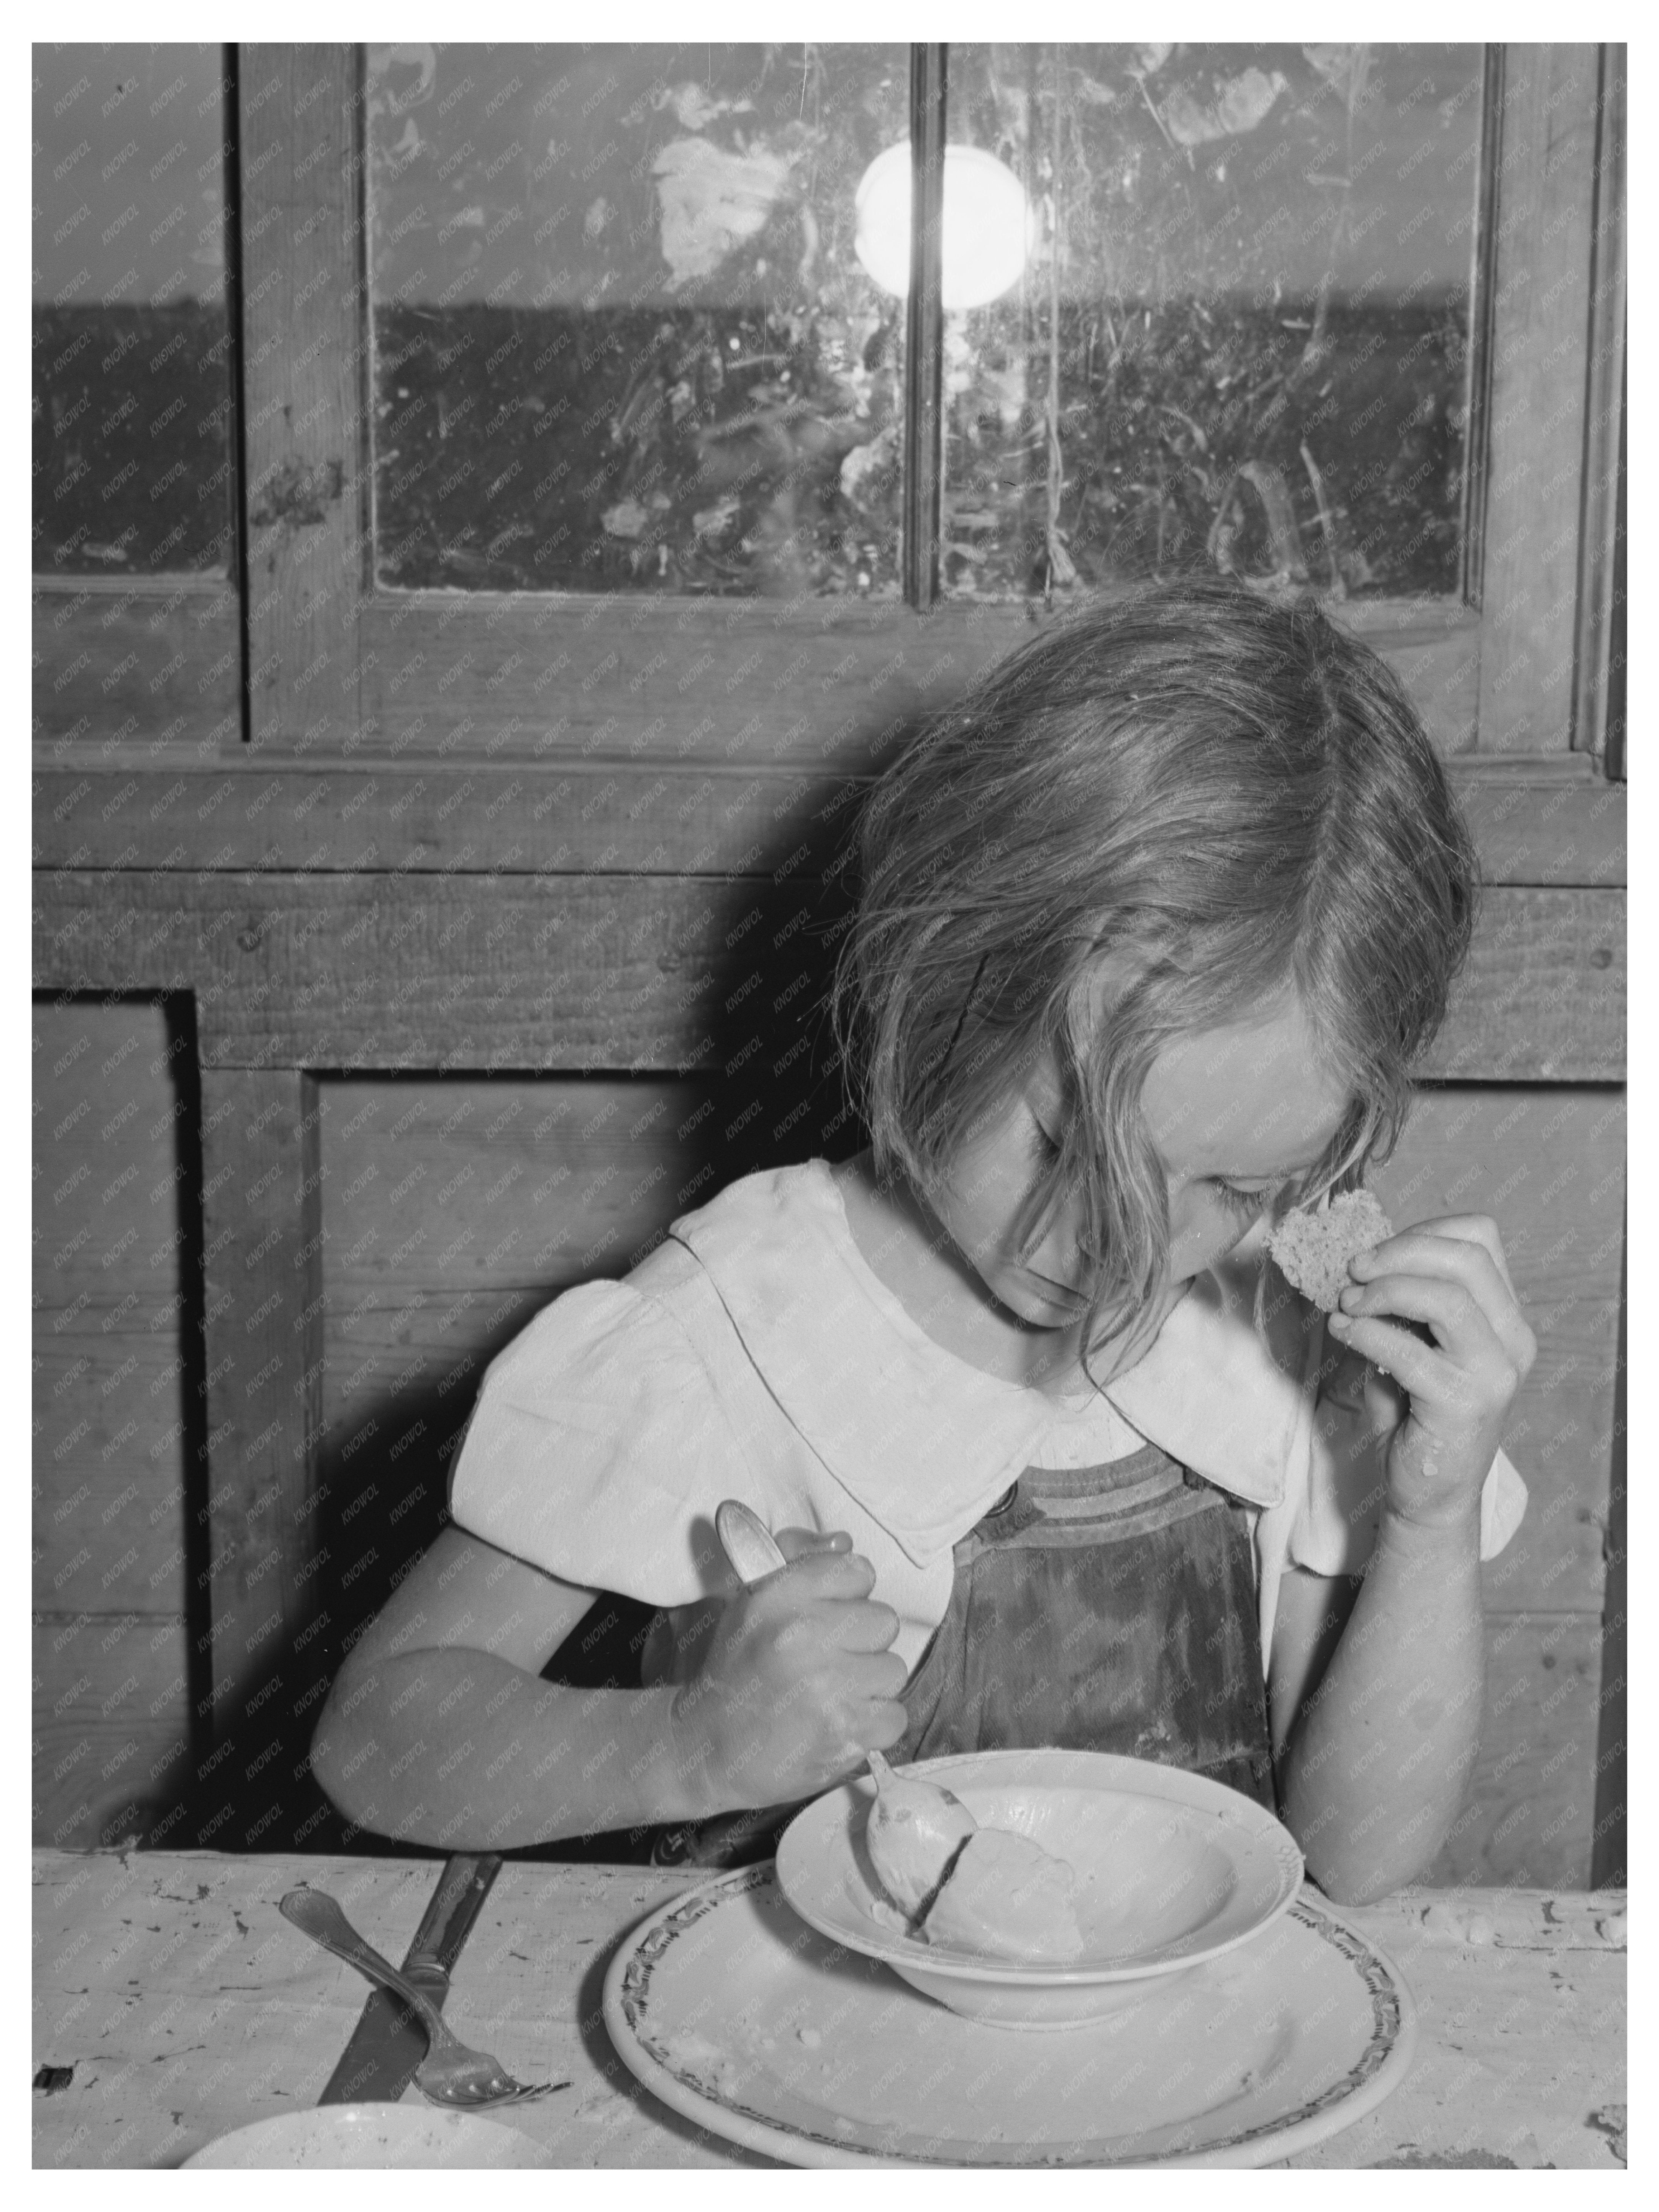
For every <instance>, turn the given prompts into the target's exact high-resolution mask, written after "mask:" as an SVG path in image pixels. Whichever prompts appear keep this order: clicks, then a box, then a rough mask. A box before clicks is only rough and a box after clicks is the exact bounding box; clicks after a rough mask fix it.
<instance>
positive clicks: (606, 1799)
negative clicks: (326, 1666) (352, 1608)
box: [312, 1528, 701, 1850]
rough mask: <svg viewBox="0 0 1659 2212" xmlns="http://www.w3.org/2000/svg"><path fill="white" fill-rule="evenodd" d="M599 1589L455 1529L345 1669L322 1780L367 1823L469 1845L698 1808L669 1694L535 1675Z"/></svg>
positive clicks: (325, 1736) (324, 1727)
mask: <svg viewBox="0 0 1659 2212" xmlns="http://www.w3.org/2000/svg"><path fill="white" fill-rule="evenodd" d="M596 1595H597V1593H596V1592H595V1591H592V1590H589V1589H580V1588H579V1587H578V1586H576V1585H575V1584H574V1583H564V1582H561V1581H559V1580H558V1579H557V1578H556V1577H554V1576H552V1575H548V1574H544V1573H543V1572H542V1571H540V1569H538V1568H536V1567H532V1566H527V1565H526V1564H525V1563H524V1561H523V1560H521V1559H514V1558H513V1557H512V1556H511V1554H509V1553H505V1552H500V1551H497V1550H496V1549H495V1547H494V1546H493V1545H489V1544H486V1543H484V1542H483V1541H481V1540H480V1539H479V1538H477V1537H475V1536H469V1535H467V1534H465V1531H463V1530H461V1529H459V1528H447V1529H445V1530H444V1532H443V1533H442V1534H441V1535H440V1536H439V1537H438V1539H437V1540H436V1541H435V1543H434V1544H433V1545H432V1547H431V1548H430V1549H429V1550H428V1552H427V1553H426V1554H425V1556H424V1557H423V1558H422V1560H421V1561H420V1563H419V1565H417V1566H416V1568H415V1569H414V1570H413V1571H412V1572H411V1573H410V1574H409V1575H408V1576H407V1577H405V1578H404V1581H403V1582H402V1583H400V1584H399V1586H398V1589H397V1591H396V1593H395V1594H394V1595H393V1596H392V1599H391V1601H390V1602H389V1603H388V1604H387V1605H386V1608H385V1610H384V1611H383V1612H382V1613H380V1615H379V1616H378V1618H377V1619H375V1620H374V1621H372V1622H371V1623H370V1624H369V1626H368V1628H367V1629H366V1630H365V1631H364V1632H363V1635H362V1638H360V1640H359V1641H358V1642H357V1643H356V1644H355V1645H354V1646H353V1647H352V1650H351V1651H350V1653H349V1656H347V1658H346V1660H345V1662H344V1664H343V1666H342V1667H341V1668H340V1671H339V1674H337V1676H336V1678H335V1681H334V1686H333V1689H332V1691H331V1693H330V1696H329V1699H328V1702H327V1704H326V1705H325V1706H324V1708H323V1712H322V1715H321V1717H320V1719H319V1722H318V1724H317V1730H316V1735H315V1736H314V1737H313V1742H312V1765H313V1771H314V1772H315V1774H316V1776H317V1778H318V1780H319V1782H320V1783H321V1784H322V1786H323V1788H324V1789H325V1790H326V1791H327V1792H328V1794H329V1796H331V1798H332V1799H333V1801H334V1802H335V1803H336V1804H337V1806H338V1807H339V1808H340V1810H341V1811H342V1812H343V1813H344V1814H346V1815H347V1816H348V1818H349V1819H350V1820H353V1821H354V1822H355V1823H356V1824H357V1825H358V1826H362V1827H365V1828H369V1829H372V1830H374V1832H376V1833H378V1834H381V1835H388V1836H393V1837H396V1838H398V1839H399V1840H400V1841H409V1842H412V1843H422V1844H439V1845H442V1846H445V1847H447V1848H448V1849H451V1850H467V1849H486V1850H501V1849H508V1848H511V1847H513V1845H515V1844H529V1843H539V1842H546V1841H551V1840H553V1839H554V1838H558V1837H562V1836H573V1835H579V1834H580V1833H582V1832H585V1831H586V1832H593V1831H595V1830H598V1829H600V1828H612V1827H626V1826H633V1825H635V1824H644V1823H646V1822H649V1821H654V1820H674V1819H678V1818H681V1817H689V1816H690V1814H692V1813H693V1812H694V1810H696V1809H701V1808H697V1807H695V1806H694V1804H693V1802H692V1790H691V1788H690V1786H689V1785H688V1784H682V1783H680V1782H679V1781H678V1778H677V1777H676V1775H675V1772H674V1759H673V1752H672V1747H671V1741H670V1731H669V1703H670V1699H671V1695H672V1692H671V1691H669V1690H666V1689H661V1690H657V1691H651V1692H647V1691H624V1690H572V1689H569V1688H568V1687H565V1686H561V1685H559V1684H556V1683H551V1682H544V1681H542V1680H539V1679H538V1678H539V1675H540V1673H541V1669H542V1668H544V1666H545V1665H546V1664H547V1662H548V1661H549V1659H550V1658H551V1656H553V1654H554V1652H555V1651H556V1650H558V1648H559V1646H560V1644H562V1643H563V1641H564V1639H565V1638H566V1637H567V1636H568V1634H569V1633H570V1632H571V1630H572V1629H573V1628H574V1627H575V1626H577V1624H578V1623H579V1622H580V1620H582V1618H583V1617H584V1615H585V1614H586V1613H587V1612H588V1610H589V1609H590V1607H592V1603H593V1600H594V1598H595V1596H596ZM693 1781H694V1782H695V1778H693Z"/></svg>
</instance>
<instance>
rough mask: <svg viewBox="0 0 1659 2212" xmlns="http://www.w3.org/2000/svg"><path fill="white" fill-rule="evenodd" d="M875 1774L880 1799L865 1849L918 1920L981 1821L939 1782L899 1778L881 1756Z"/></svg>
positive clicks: (873, 1760)
mask: <svg viewBox="0 0 1659 2212" xmlns="http://www.w3.org/2000/svg"><path fill="white" fill-rule="evenodd" d="M870 1771H871V1772H872V1774H873V1775H874V1776H875V1778H876V1798H875V1802H874V1803H873V1804H872V1806H871V1808H870V1812H869V1817H868V1819H867V1820H866V1823H865V1829H864V1840H865V1846H866V1849H867V1850H868V1851H869V1854H870V1863H871V1865H872V1867H874V1869H875V1870H876V1874H877V1876H878V1879H879V1881H880V1882H881V1886H882V1887H883V1888H884V1890H885V1891H886V1892H887V1893H888V1895H889V1896H890V1898H892V1899H894V1901H895V1902H896V1904H899V1905H902V1906H903V1907H904V1910H905V1911H906V1912H908V1913H909V1914H910V1915H911V1916H912V1917H914V1916H915V1914H916V1913H918V1912H920V1911H921V1909H922V1907H923V1905H925V1904H926V1903H927V1899H929V1898H930V1897H931V1896H932V1895H933V1892H934V1890H936V1889H937V1888H938V1887H939V1883H940V1881H942V1880H943V1879H944V1875H945V1869H946V1868H947V1867H948V1866H949V1865H950V1863H951V1856H952V1854H953V1853H954V1852H955V1850H957V1845H958V1844H961V1842H962V1841H963V1838H964V1837H968V1836H971V1835H972V1834H973V1833H974V1832H975V1829H976V1827H977V1826H978V1823H977V1822H976V1821H975V1819H974V1816H973V1814H971V1813H970V1812H969V1810H968V1808H967V1807H966V1806H965V1805H964V1804H963V1802H962V1801H961V1800H960V1798H957V1797H953V1796H951V1792H950V1791H949V1790H941V1789H939V1787H938V1785H937V1784H934V1783H932V1782H922V1781H920V1780H917V1779H915V1778H913V1777H911V1776H909V1775H905V1774H896V1773H895V1772H894V1771H893V1769H892V1768H891V1767H890V1766H889V1765H888V1764H887V1761H886V1760H885V1759H884V1758H883V1757H882V1756H881V1753H879V1752H872V1753H871V1754H870Z"/></svg>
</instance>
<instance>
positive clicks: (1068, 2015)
mask: <svg viewBox="0 0 1659 2212" xmlns="http://www.w3.org/2000/svg"><path fill="white" fill-rule="evenodd" d="M902 1771H904V1772H905V1773H907V1774H909V1775H913V1776H915V1777H917V1778H920V1779H921V1780H923V1781H928V1782H936V1783H939V1784H942V1785H943V1786H944V1787H945V1788H946V1789H948V1790H951V1791H953V1792H954V1793H955V1795H956V1796H958V1797H959V1798H961V1800H962V1802H963V1804H964V1805H966V1806H967V1808H968V1809H969V1812H970V1813H971V1814H973V1815H974V1817H975V1820H977V1821H978V1822H979V1823H980V1825H981V1827H997V1828H1011V1829H1012V1830H1013V1831H1014V1832H1016V1833H1017V1834H1019V1835H1023V1836H1029V1837H1030V1838H1032V1840H1033V1841H1034V1842H1036V1843H1038V1844H1042V1848H1043V1849H1044V1850H1048V1851H1052V1852H1054V1855H1055V1856H1056V1857H1060V1858H1063V1859H1066V1860H1067V1861H1068V1862H1069V1863H1070V1864H1071V1865H1072V1867H1073V1869H1075V1871H1076V1873H1077V1875H1078V1878H1079V1892H1080V1894H1079V1905H1078V1917H1079V1923H1080V1924H1081V1926H1082V1929H1083V1933H1084V1936H1085V1941H1086V1942H1087V1944H1088V1948H1087V1950H1086V1951H1085V1954H1084V1956H1083V1957H1082V1958H1080V1959H1078V1960H1071V1961H1069V1962H1068V1963H1067V1964H1066V1965H1064V1966H1034V1965H1020V1964H1017V1963H1015V1962H1013V1961H1012V1960H1000V1959H992V1958H987V1957H986V1956H984V1955H982V1954H976V1953H973V1952H968V1951H958V1950H956V1949H954V1948H947V1947H946V1946H945V1945H942V1944H932V1943H927V1942H922V1941H921V1939H920V1938H919V1937H915V1936H909V1935H907V1934H905V1933H903V1932H902V1929H900V1928H899V1927H897V1926H896V1925H894V1924H893V1920H894V1917H895V1908H894V1907H893V1905H892V1904H891V1902H890V1899H888V1898H887V1895H886V1893H885V1892H884V1890H883V1888H882V1887H881V1884H880V1882H879V1881H878V1880H877V1878H876V1874H875V1869H873V1867H872V1865H871V1863H870V1859H869V1856H868V1853H867V1852H866V1849H865V1841H864V1825H865V1820H866V1816H867V1814H868V1813H869V1809H870V1806H871V1804H872V1802H873V1800H874V1797H875V1784H874V1782H873V1781H872V1779H871V1778H869V1776H867V1775H863V1776H860V1778H859V1779H858V1780H857V1781H855V1782H848V1783H844V1784H842V1786H841V1787H840V1788H839V1789H836V1790H829V1791H826V1793H825V1794H824V1795H823V1796H822V1797H819V1798H817V1799H816V1800H815V1801H814V1802H812V1803H811V1805H808V1806H806V1807H805V1808H803V1809H802V1811H800V1812H799V1813H798V1814H796V1815H795V1817H794V1819H793V1820H792V1821H791V1822H790V1823H789V1826H788V1827H787V1829H786V1830H785V1831H784V1833H783V1837H782V1839H781V1842H780V1844H779V1845H778V1854H777V1874H778V1883H779V1887H781V1889H782V1891H783V1893H784V1895H785V1896H786V1897H787V1899H788V1900H789V1904H790V1906H791V1908H792V1910H793V1911H795V1912H796V1913H798V1914H799V1917H801V1919H803V1920H804V1921H805V1922H806V1923H807V1925H808V1926H809V1927H811V1928H815V1929H817V1931H818V1933H819V1934H820V1935H821V1936H828V1937H829V1940H830V1941H831V1942H836V1943H844V1944H845V1945H846V1946H847V1948H848V1949H849V1950H852V1951H858V1952H861V1953H863V1954H865V1955H866V1957H869V1958H872V1959H879V1960H882V1961H883V1962H884V1964H885V1965H887V1966H890V1967H891V1968H892V1969H893V1972H895V1973H896V1974H899V1975H901V1976H902V1978H904V1980H906V1981H907V1982H909V1983H910V1984H912V1985H913V1986H914V1987H915V1988H916V1989H919V1990H924V1991H925V1992H926V1993H927V1996H932V1997H937V1998H938V1999H939V2002H940V2003H941V2004H944V2005H948V2006H949V2007H950V2008H951V2011H952V2012H956V2013H961V2014H963V2015H965V2016H966V2017H967V2018H969V2019H970V2020H981V2021H988V2022H991V2023H993V2024H994V2025H997V2026H1000V2027H1076V2026H1077V2025H1078V2024H1079V2022H1080V2021H1091V2020H1103V2019H1104V2018H1106V2017H1107V2016H1108V2015H1109V2014H1112V2013H1115V2012H1119V2011H1121V2010H1122V2009H1123V2008H1125V2007H1126V2006H1128V2005H1133V2004H1134V2003H1136V2002H1139V2000H1140V1998H1142V1997H1143V1996H1146V1994H1147V1993H1148V1991H1149V1989H1150V1987H1151V1984H1152V1983H1153V1982H1154V1981H1155V1980H1157V1981H1167V1980H1168V1978H1170V1977H1172V1976H1174V1975H1177V1974H1186V1973H1190V1972H1193V1970H1194V1968H1196V1967H1199V1966H1202V1965H1204V1963H1205V1962H1206V1960H1211V1959H1213V1958H1216V1957H1218V1955H1219V1954H1220V1953H1222V1952H1224V1951H1231V1949H1233V1948H1235V1946H1237V1944H1240V1943H1246V1942H1249V1940H1250V1938H1251V1937H1252V1936H1255V1935H1258V1934H1259V1933H1260V1932H1261V1929H1264V1928H1266V1927H1267V1926H1268V1925H1269V1923H1271V1922H1273V1921H1274V1920H1276V1919H1277V1918H1278V1917H1279V1915H1280V1914H1281V1913H1282V1912H1285V1911H1287V1910H1288V1909H1289V1906H1290V1904H1291V1899H1292V1898H1294V1897H1295V1895H1296V1893H1297V1890H1298V1889H1299V1888H1300V1887H1301V1885H1302V1875H1303V1863H1302V1854H1301V1852H1300V1851H1299V1850H1297V1845H1296V1841H1295V1838H1293V1837H1292V1836H1291V1834H1290V1832H1289V1831H1288V1830H1287V1829H1285V1827H1284V1826H1281V1825H1280V1823H1279V1821H1278V1820H1275V1819H1274V1818H1273V1814H1271V1813H1267V1812H1265V1811H1264V1810H1263V1809H1262V1808H1261V1806H1260V1805H1258V1804H1256V1803H1255V1801H1254V1800H1253V1799H1251V1798H1249V1797H1245V1796H1242V1795H1241V1794H1240V1793H1239V1792H1238V1791H1237V1790H1229V1789H1226V1788H1225V1787H1224V1786H1223V1784H1220V1783H1218V1782H1209V1781H1206V1780H1205V1779H1204V1778H1202V1777H1201V1776H1199V1775H1195V1774H1185V1773H1182V1771H1180V1770H1179V1769H1178V1768H1176V1767H1172V1766H1159V1765H1155V1764H1153V1763H1152V1761H1151V1760H1149V1759H1119V1758H1115V1757H1113V1756H1111V1755H1110V1754H1109V1753H1105V1752H1095V1751H1061V1750H1056V1749H1054V1748H1052V1747H1049V1748H1045V1749H1039V1750H1033V1751H985V1752H973V1753H962V1754H959V1755H957V1756H956V1757H952V1758H948V1759H924V1760H922V1761H921V1763H920V1764H919V1765H915V1766H911V1767H907V1768H905V1769H903V1770H902Z"/></svg>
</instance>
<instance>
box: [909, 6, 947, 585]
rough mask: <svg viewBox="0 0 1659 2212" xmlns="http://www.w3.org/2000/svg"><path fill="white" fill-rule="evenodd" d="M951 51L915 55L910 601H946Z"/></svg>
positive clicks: (927, 49) (926, 49) (915, 50)
mask: <svg viewBox="0 0 1659 2212" xmlns="http://www.w3.org/2000/svg"><path fill="white" fill-rule="evenodd" d="M944 242H945V48H944V47H943V46H912V47H911V49H910V290H909V295H908V298H907V300H906V301H905V307H904V544H903V548H902V557H903V567H904V596H905V599H906V600H907V601H908V604H909V605H911V606H913V607H915V608H918V609H920V610H921V611H923V612H926V611H927V609H928V608H929V607H931V606H932V605H933V602H934V600H935V599H937V598H938V597H939V483H940V477H941V476H942V473H943V470H944V449H943V424H944V415H943V412H942V400H943V393H944V381H943V380H944V375H945V310H944V307H942V305H941V285H942V282H943V270H944Z"/></svg>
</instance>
